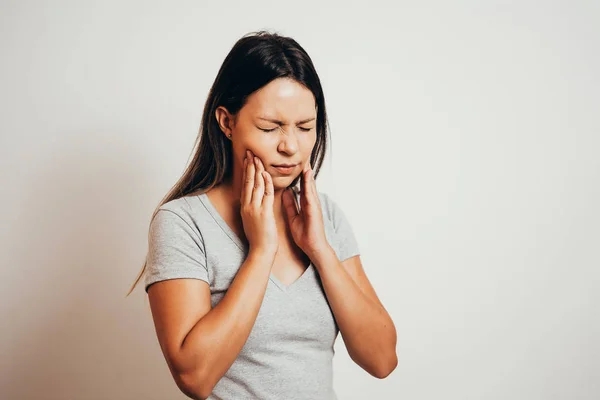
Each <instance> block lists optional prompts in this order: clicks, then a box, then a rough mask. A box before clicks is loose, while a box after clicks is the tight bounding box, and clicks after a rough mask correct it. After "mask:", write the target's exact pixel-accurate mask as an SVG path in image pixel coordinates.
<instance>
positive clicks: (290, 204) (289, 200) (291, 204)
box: [282, 189, 298, 221]
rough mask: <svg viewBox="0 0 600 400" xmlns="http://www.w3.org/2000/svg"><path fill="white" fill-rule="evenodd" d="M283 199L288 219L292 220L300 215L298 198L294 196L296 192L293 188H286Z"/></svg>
mask: <svg viewBox="0 0 600 400" xmlns="http://www.w3.org/2000/svg"><path fill="white" fill-rule="evenodd" d="M282 200H283V208H284V209H285V215H286V218H287V220H288V221H292V220H293V219H294V217H296V216H297V215H298V207H297V206H296V199H295V198H294V192H293V191H292V189H286V190H284V191H283V197H282Z"/></svg>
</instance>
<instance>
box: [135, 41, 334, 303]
mask: <svg viewBox="0 0 600 400" xmlns="http://www.w3.org/2000/svg"><path fill="white" fill-rule="evenodd" d="M277 78H290V79H293V80H295V81H297V82H298V83H300V84H302V85H303V86H305V87H306V88H308V89H309V90H310V91H311V92H312V93H313V95H314V97H315V104H316V107H317V121H316V123H317V126H316V129H317V139H316V143H315V146H314V148H313V151H312V153H311V156H310V164H311V166H312V168H313V170H314V173H315V178H316V176H318V174H319V170H320V169H321V165H322V163H323V159H324V158H325V151H326V148H327V143H328V137H327V136H328V125H329V123H328V120H327V112H326V109H325V98H324V96H323V89H322V87H321V81H320V80H319V76H318V75H317V71H316V70H315V67H314V65H313V63H312V60H311V58H310V57H309V55H308V53H306V51H305V50H304V49H303V48H302V46H300V45H299V44H298V43H297V42H296V41H295V40H294V39H292V38H290V37H286V36H281V35H279V34H277V33H270V32H267V31H259V32H252V33H248V34H246V35H244V36H243V37H242V38H241V39H239V40H238V41H237V42H236V43H235V45H234V46H233V48H232V49H231V51H230V52H229V54H228V55H227V57H226V58H225V60H224V61H223V65H221V68H220V69H219V72H218V74H217V77H216V78H215V81H214V83H213V85H212V87H211V88H210V92H209V93H208V98H207V99H206V104H205V105H204V112H203V113H202V122H201V126H200V131H199V133H198V137H197V139H196V143H195V145H194V148H195V149H196V150H195V152H194V156H193V159H192V161H191V163H190V164H189V165H188V167H187V168H186V170H185V172H184V173H183V176H182V177H181V178H180V179H179V181H177V183H176V184H175V185H174V186H173V187H172V188H171V190H170V191H169V192H168V193H167V195H166V196H165V197H164V198H163V199H162V200H161V202H160V203H159V204H158V206H157V207H156V209H155V210H154V213H153V214H152V218H151V221H152V219H153V218H154V216H155V215H156V213H157V212H158V210H159V208H160V207H161V206H162V205H163V204H165V203H167V202H169V201H171V200H175V199H178V198H181V197H184V196H187V195H190V194H201V193H204V192H207V191H209V190H210V189H212V188H213V187H215V186H217V185H219V184H220V183H221V182H223V180H224V179H226V178H228V177H229V176H230V174H232V165H233V150H232V146H231V141H229V140H227V139H226V137H225V135H224V134H223V132H222V131H221V128H220V127H219V124H218V122H217V120H216V116H215V111H216V109H217V108H218V107H219V106H223V107H225V108H226V109H227V110H228V111H229V112H230V113H231V114H232V115H234V116H235V115H237V113H238V111H239V110H240V109H241V108H242V107H243V106H244V104H245V103H246V99H247V98H248V96H250V95H251V94H252V93H254V92H255V91H256V90H258V89H260V88H262V87H263V86H265V85H267V84H268V83H269V82H271V81H272V80H274V79H277ZM300 178H301V176H298V177H296V179H294V181H293V182H292V183H291V184H290V187H295V186H296V185H297V184H298V181H299V179H300ZM145 269H146V262H144V266H143V267H142V270H141V271H140V273H139V274H138V277H137V278H136V280H135V282H134V283H133V285H132V286H131V289H129V292H128V293H127V296H129V294H130V293H131V292H132V291H133V289H134V288H135V286H136V285H137V284H138V282H139V280H140V278H141V277H142V276H143V274H144V271H145Z"/></svg>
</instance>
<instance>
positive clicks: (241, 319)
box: [180, 251, 274, 395]
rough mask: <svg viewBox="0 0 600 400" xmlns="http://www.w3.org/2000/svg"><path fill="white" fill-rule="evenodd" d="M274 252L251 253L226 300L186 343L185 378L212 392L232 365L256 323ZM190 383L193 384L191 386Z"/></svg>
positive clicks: (200, 388) (228, 291) (191, 334)
mask: <svg viewBox="0 0 600 400" xmlns="http://www.w3.org/2000/svg"><path fill="white" fill-rule="evenodd" d="M273 261H274V255H267V254H263V253H261V252H252V251H251V252H250V253H249V254H248V257H247V258H246V260H245V261H244V263H243V264H242V266H241V267H240V269H239V271H238V273H237V274H236V276H235V278H234V280H233V281H232V283H231V285H230V286H229V288H228V290H227V292H226V294H225V296H224V297H223V299H222V300H221V301H220V302H219V303H218V304H217V305H216V306H215V307H214V308H213V309H211V310H210V311H209V312H208V313H207V314H206V315H205V316H204V317H202V318H201V319H200V321H198V322H197V323H196V325H195V326H194V327H193V328H192V330H191V331H190V332H189V334H188V335H187V337H186V339H185V341H184V342H183V344H182V346H181V349H180V352H181V353H180V354H181V355H182V358H183V359H184V360H185V362H184V363H183V364H185V366H186V367H185V370H183V371H181V377H182V379H184V380H186V381H187V382H188V383H189V384H191V386H193V387H196V388H198V389H197V390H195V391H196V392H202V393H205V394H206V395H208V394H209V393H210V392H211V391H212V388H213V387H214V385H216V384H217V382H218V381H219V380H220V379H221V377H222V376H223V375H224V374H225V373H226V372H227V370H228V369H229V368H230V367H231V365H232V364H233V362H234V361H235V359H236V358H237V356H238V354H239V353H240V351H241V350H242V347H243V346H244V344H245V343H246V340H247V339H248V336H249V335H250V332H251V330H252V327H253V326H254V322H255V321H256V317H257V315H258V312H259V310H260V306H261V304H262V301H263V298H264V294H265V291H266V287H267V284H268V280H269V275H270V272H271V266H272V264H273ZM188 386H189V385H188Z"/></svg>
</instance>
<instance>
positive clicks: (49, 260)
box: [0, 131, 186, 400]
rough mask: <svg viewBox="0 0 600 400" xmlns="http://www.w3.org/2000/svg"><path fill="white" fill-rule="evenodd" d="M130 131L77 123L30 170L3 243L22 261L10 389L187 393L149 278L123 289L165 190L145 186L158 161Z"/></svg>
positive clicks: (21, 398) (26, 395)
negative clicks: (161, 331) (159, 328)
mask: <svg viewBox="0 0 600 400" xmlns="http://www.w3.org/2000/svg"><path fill="white" fill-rule="evenodd" d="M70 136H71V135H70V134H66V133H65V134H63V135H62V136H61V137H70ZM133 136H134V135H119V134H114V133H111V135H106V132H102V131H87V132H78V133H77V137H80V138H82V139H81V141H80V142H79V141H78V142H77V143H73V142H69V143H68V145H66V146H65V145H63V146H62V147H60V143H57V147H56V148H55V149H52V151H50V152H48V153H46V154H47V158H45V159H44V158H38V159H36V161H35V162H36V166H37V167H38V169H37V172H36V173H35V174H31V175H30V176H28V177H26V178H23V179H28V180H29V182H28V183H29V184H28V185H26V186H28V187H29V191H28V193H26V194H25V195H24V196H23V199H24V200H23V202H22V204H21V206H20V207H19V209H17V210H15V213H16V214H17V215H15V216H14V218H15V220H14V222H15V223H16V224H15V226H18V227H19V229H18V230H15V232H14V235H13V236H12V237H11V238H9V243H7V248H8V249H10V252H11V253H12V252H14V254H9V255H8V256H9V258H8V259H9V260H10V262H11V264H13V265H18V267H17V268H14V271H15V272H14V275H15V276H14V277H11V281H14V282H15V283H14V285H11V287H10V288H8V291H9V293H5V294H4V295H3V296H6V297H5V299H10V300H11V302H10V304H7V303H5V304H4V305H3V308H5V310H4V311H6V314H5V315H6V316H7V320H6V321H5V323H6V324H7V325H8V326H10V329H9V330H8V332H7V330H6V329H3V331H4V332H3V334H2V336H3V337H4V340H3V342H4V343H2V344H0V346H2V347H0V349H1V350H2V353H1V354H2V356H1V357H0V359H1V360H2V361H0V365H2V371H3V373H2V374H1V375H2V377H1V378H0V379H1V381H0V382H1V385H0V387H1V388H2V390H1V392H2V395H1V396H0V397H2V398H3V399H14V400H25V399H40V398H43V399H73V400H78V399H85V400H91V399H102V400H105V399H133V398H144V399H165V398H177V394H179V395H180V396H181V398H182V399H183V398H186V397H185V396H184V395H183V394H181V393H180V392H179V390H178V389H177V387H176V386H175V384H174V383H173V381H172V379H171V376H170V374H169V372H168V368H167V366H166V364H165V363H164V360H163V359H162V355H161V353H160V347H159V346H158V342H157V340H156V335H155V332H154V326H153V324H152V318H151V314H150V310H149V306H148V301H147V297H146V294H145V293H144V291H143V289H142V285H141V284H140V285H139V286H138V287H137V288H136V290H135V291H134V292H133V293H132V294H131V295H130V296H129V297H128V298H125V297H124V296H125V294H126V293H127V291H128V289H129V287H130V285H131V283H132V282H133V280H134V279H135V277H136V276H137V273H138V272H139V270H140V268H141V266H142V263H143V260H144V257H145V254H146V253H145V252H146V250H147V233H148V231H147V228H148V223H149V218H150V215H151V213H152V211H153V210H154V207H155V206H156V204H157V203H158V201H159V200H160V199H159V198H158V197H157V198H156V199H152V197H153V196H155V194H148V193H149V192H150V190H149V188H150V186H151V185H150V184H151V181H150V179H149V178H148V177H149V176H152V173H153V172H154V173H156V168H157V167H156V163H154V162H152V161H151V160H150V154H148V152H147V151H146V153H142V151H140V147H139V146H136V145H135V144H134V143H125V142H124V141H125V140H127V137H133ZM107 137H113V138H114V137H119V138H123V142H121V143H115V142H112V143H109V142H108V140H104V141H102V138H107ZM182 167H183V166H182ZM152 168H154V170H152ZM165 192H166V189H165ZM158 196H162V193H161V194H159V195H158ZM6 308H7V309H6ZM3 313H4V312H3ZM149 382H151V383H152V385H148V383H149ZM157 389H158V390H157Z"/></svg>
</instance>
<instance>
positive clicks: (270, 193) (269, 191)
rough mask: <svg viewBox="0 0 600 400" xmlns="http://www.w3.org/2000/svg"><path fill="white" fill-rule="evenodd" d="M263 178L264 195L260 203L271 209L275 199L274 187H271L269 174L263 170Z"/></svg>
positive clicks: (271, 180)
mask: <svg viewBox="0 0 600 400" xmlns="http://www.w3.org/2000/svg"><path fill="white" fill-rule="evenodd" d="M262 174H263V178H264V179H265V195H264V196H263V200H262V204H263V206H265V207H269V208H270V209H273V203H274V201H275V188H274V187H273V179H272V178H271V174H269V173H268V172H267V171H263V172H262Z"/></svg>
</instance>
